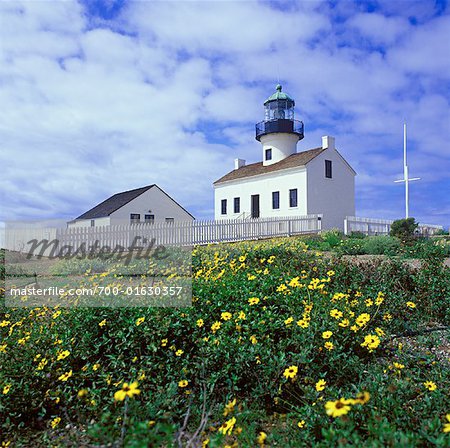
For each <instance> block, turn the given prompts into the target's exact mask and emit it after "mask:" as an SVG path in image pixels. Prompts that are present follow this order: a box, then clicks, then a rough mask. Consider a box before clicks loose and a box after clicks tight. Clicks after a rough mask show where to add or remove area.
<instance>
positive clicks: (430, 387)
mask: <svg viewBox="0 0 450 448" xmlns="http://www.w3.org/2000/svg"><path fill="white" fill-rule="evenodd" d="M423 385H424V386H425V387H426V388H427V389H428V390H429V391H433V390H436V389H437V386H436V383H433V381H425V383H423Z"/></svg>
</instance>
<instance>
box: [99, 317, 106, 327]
mask: <svg viewBox="0 0 450 448" xmlns="http://www.w3.org/2000/svg"><path fill="white" fill-rule="evenodd" d="M105 325H106V319H103V320H102V321H101V322H99V324H98V326H99V327H104V326H105Z"/></svg>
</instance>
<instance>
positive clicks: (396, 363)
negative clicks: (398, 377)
mask: <svg viewBox="0 0 450 448" xmlns="http://www.w3.org/2000/svg"><path fill="white" fill-rule="evenodd" d="M394 367H395V368H396V369H399V370H400V369H404V368H405V366H404V365H403V364H400V363H399V362H394Z"/></svg>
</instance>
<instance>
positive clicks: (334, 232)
mask: <svg viewBox="0 0 450 448" xmlns="http://www.w3.org/2000/svg"><path fill="white" fill-rule="evenodd" d="M321 237H322V240H323V241H324V243H326V244H328V246H329V247H330V248H334V247H336V246H338V245H339V244H340V243H341V242H342V239H343V238H344V234H343V233H342V231H341V230H339V229H331V230H326V231H325V232H322V233H321Z"/></svg>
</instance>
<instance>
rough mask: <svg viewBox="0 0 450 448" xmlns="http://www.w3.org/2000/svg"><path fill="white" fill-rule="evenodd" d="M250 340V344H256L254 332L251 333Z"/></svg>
mask: <svg viewBox="0 0 450 448" xmlns="http://www.w3.org/2000/svg"><path fill="white" fill-rule="evenodd" d="M250 342H251V343H252V344H256V343H257V342H258V339H256V336H255V335H254V334H252V335H251V336H250Z"/></svg>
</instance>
